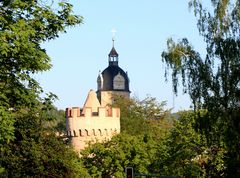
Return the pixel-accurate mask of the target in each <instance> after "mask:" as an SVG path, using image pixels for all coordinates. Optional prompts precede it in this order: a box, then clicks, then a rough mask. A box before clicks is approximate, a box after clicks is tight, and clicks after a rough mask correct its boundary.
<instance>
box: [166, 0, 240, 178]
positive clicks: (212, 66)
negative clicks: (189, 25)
mask: <svg viewBox="0 0 240 178" xmlns="http://www.w3.org/2000/svg"><path fill="white" fill-rule="evenodd" d="M211 3H212V7H213V10H212V11H211V9H210V10H207V9H206V8H204V7H203V4H202V3H201V2H200V1H198V0H192V1H190V2H189V5H190V7H192V8H193V9H194V14H195V16H196V17H197V21H198V23H197V26H198V29H199V32H200V35H202V36H203V37H204V41H205V42H206V51H207V55H206V56H205V58H202V57H201V55H200V54H199V53H198V52H196V51H195V50H194V48H193V47H192V45H191V44H190V43H189V42H188V40H187V39H185V38H184V39H182V40H180V41H178V42H177V43H176V42H174V41H173V40H172V39H169V40H168V41H167V46H168V49H167V51H164V52H163V53H162V59H163V61H165V62H166V64H167V66H168V67H169V68H171V69H172V80H173V88H174V91H175V92H176V93H177V87H178V80H179V77H181V78H182V84H183V88H184V92H187V93H188V94H189V95H190V98H191V100H192V102H193V105H194V109H195V110H196V111H197V110H199V109H206V110H207V111H208V112H207V116H206V117H204V118H201V119H199V120H198V129H199V130H200V131H201V132H202V134H205V135H206V136H207V141H208V145H209V146H210V145H211V146H214V145H215V146H217V147H218V148H226V149H227V155H226V159H225V161H226V163H227V168H228V169H227V170H226V172H225V174H224V176H230V177H231V176H232V177H236V176H237V175H239V172H240V169H239V167H240V151H239V147H240V120H239V114H240V60H239V59H240V38H239V37H240V28H239V27H240V26H239V25H240V23H239V22H240V8H239V7H240V3H239V1H230V0H223V1H222V0H212V1H211ZM233 3H234V4H233ZM227 158H228V159H227Z"/></svg>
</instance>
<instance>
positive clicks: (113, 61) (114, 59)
mask: <svg viewBox="0 0 240 178" xmlns="http://www.w3.org/2000/svg"><path fill="white" fill-rule="evenodd" d="M112 42H113V47H112V49H111V51H110V53H109V54H108V61H109V66H111V65H115V66H118V53H117V51H116V49H115V48H114V38H113V39H112Z"/></svg>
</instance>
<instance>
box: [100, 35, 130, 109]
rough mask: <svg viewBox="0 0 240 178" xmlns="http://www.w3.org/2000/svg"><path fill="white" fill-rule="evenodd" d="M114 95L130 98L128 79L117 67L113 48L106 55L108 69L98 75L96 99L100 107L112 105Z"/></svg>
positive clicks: (116, 56) (116, 57)
mask: <svg viewBox="0 0 240 178" xmlns="http://www.w3.org/2000/svg"><path fill="white" fill-rule="evenodd" d="M114 95H122V96H124V97H127V98H129V97H130V90H129V78H128V75H127V73H126V72H124V71H123V70H122V69H121V68H120V67H119V65H118V53H117V51H116V49H115V48H114V39H113V47H112V49H111V51H110V53H109V55H108V67H107V68H106V69H104V70H103V72H102V73H100V74H99V75H98V78H97V97H98V100H99V101H100V103H101V105H102V106H106V105H107V104H112V103H113V96H114Z"/></svg>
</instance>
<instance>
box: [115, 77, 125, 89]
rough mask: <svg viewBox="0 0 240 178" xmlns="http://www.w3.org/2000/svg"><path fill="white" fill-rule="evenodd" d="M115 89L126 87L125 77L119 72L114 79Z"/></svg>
mask: <svg viewBox="0 0 240 178" xmlns="http://www.w3.org/2000/svg"><path fill="white" fill-rule="evenodd" d="M113 89H115V90H124V89H125V79H124V77H123V76H122V75H121V74H120V73H118V74H117V75H116V76H115V77H114V79H113Z"/></svg>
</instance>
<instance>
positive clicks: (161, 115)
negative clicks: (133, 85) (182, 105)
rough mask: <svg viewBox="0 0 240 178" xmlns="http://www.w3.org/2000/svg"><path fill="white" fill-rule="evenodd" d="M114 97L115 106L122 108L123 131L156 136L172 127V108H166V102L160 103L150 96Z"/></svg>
mask: <svg viewBox="0 0 240 178" xmlns="http://www.w3.org/2000/svg"><path fill="white" fill-rule="evenodd" d="M114 99H115V103H114V106H115V107H119V108H120V110H121V132H124V133H127V134H130V135H135V136H138V135H144V134H146V133H147V134H150V133H152V135H153V136H154V135H156V134H155V133H157V132H158V133H160V132H161V131H162V132H161V133H162V134H163V133H164V132H165V131H166V130H167V129H169V128H171V125H172V123H171V119H170V117H169V115H170V110H165V109H164V106H165V105H166V102H161V103H159V102H158V101H157V100H156V98H153V97H150V96H148V97H146V98H145V99H143V100H142V101H140V100H138V99H136V98H130V99H127V98H124V97H121V96H116V97H115V98H114ZM159 131H160V132H159ZM154 132H155V133H154ZM158 136H159V134H158V135H157V136H156V137H158ZM161 137H162V136H161Z"/></svg>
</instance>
